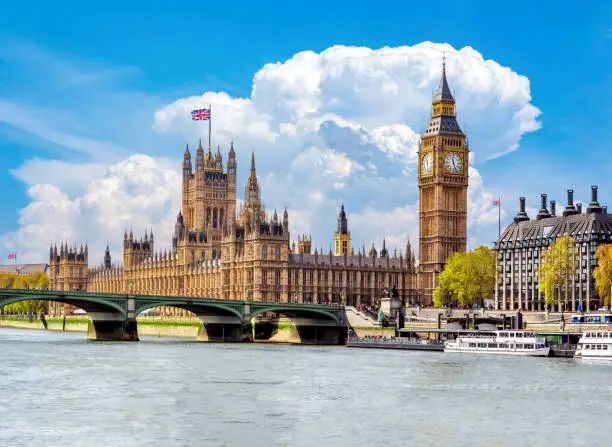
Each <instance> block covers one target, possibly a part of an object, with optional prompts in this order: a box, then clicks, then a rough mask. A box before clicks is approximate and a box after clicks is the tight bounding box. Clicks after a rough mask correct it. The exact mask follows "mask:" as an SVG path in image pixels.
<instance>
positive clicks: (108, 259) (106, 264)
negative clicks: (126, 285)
mask: <svg viewBox="0 0 612 447" xmlns="http://www.w3.org/2000/svg"><path fill="white" fill-rule="evenodd" d="M111 266H112V262H111V254H110V249H109V248H108V244H106V250H105V251H104V268H105V269H106V270H109V269H110V268H111Z"/></svg>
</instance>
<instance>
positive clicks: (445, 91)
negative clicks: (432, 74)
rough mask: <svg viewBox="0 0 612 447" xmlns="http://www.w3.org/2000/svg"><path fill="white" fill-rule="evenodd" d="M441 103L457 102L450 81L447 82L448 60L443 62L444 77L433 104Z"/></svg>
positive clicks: (441, 79)
mask: <svg viewBox="0 0 612 447" xmlns="http://www.w3.org/2000/svg"><path fill="white" fill-rule="evenodd" d="M439 101H455V98H453V94H452V93H451V90H450V87H449V86H448V81H447V80H446V59H443V60H442V77H441V78H440V85H438V91H437V92H436V94H435V96H434V98H433V102H439Z"/></svg>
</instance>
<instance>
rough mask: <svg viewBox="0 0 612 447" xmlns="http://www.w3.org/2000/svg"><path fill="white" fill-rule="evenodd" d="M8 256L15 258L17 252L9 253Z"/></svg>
mask: <svg viewBox="0 0 612 447" xmlns="http://www.w3.org/2000/svg"><path fill="white" fill-rule="evenodd" d="M8 258H9V259H17V253H9V255H8Z"/></svg>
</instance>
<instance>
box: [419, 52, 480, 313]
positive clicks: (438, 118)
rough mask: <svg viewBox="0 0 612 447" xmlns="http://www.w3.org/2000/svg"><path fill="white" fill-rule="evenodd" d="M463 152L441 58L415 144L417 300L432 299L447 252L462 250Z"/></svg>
mask: <svg viewBox="0 0 612 447" xmlns="http://www.w3.org/2000/svg"><path fill="white" fill-rule="evenodd" d="M468 152H469V150H468V146H467V140H466V136H465V134H464V133H463V132H462V130H461V129H460V128H459V124H457V119H456V116H455V99H454V98H453V95H452V93H451V91H450V88H449V87H448V82H447V80H446V63H445V62H443V63H442V79H440V85H439V86H438V91H437V92H436V94H435V96H434V98H433V102H432V112H431V121H430V122H429V126H428V127H427V130H426V131H425V133H424V134H423V135H421V143H420V145H419V274H418V284H419V289H420V290H421V293H422V294H423V296H422V299H421V303H422V304H431V302H432V299H433V291H434V289H435V287H436V286H437V285H438V276H439V274H440V272H441V271H442V270H443V268H444V264H445V263H446V260H447V259H448V257H449V256H450V255H451V254H453V253H456V252H464V251H465V250H466V240H467V235H466V233H467V188H468Z"/></svg>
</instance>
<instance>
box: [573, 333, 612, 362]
mask: <svg viewBox="0 0 612 447" xmlns="http://www.w3.org/2000/svg"><path fill="white" fill-rule="evenodd" d="M574 357H580V358H583V359H586V358H600V359H603V358H608V359H612V332H610V331H585V332H583V333H582V337H580V340H578V348H577V349H576V353H575V354H574Z"/></svg>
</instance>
